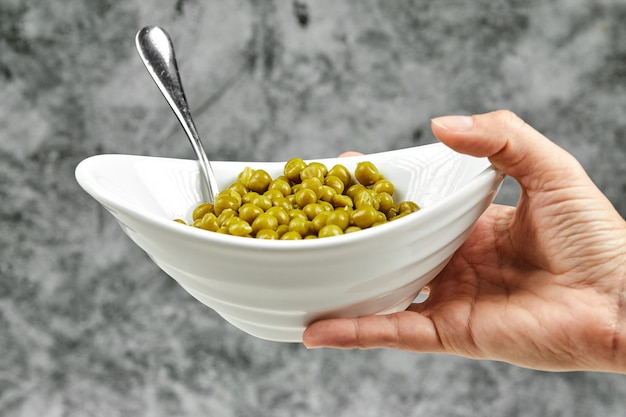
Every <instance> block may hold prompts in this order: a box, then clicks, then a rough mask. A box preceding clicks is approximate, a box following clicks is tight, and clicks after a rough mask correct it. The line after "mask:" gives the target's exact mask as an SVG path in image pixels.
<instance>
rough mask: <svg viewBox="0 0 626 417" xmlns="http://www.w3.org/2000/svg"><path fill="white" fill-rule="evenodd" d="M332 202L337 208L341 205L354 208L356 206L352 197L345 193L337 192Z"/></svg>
mask: <svg viewBox="0 0 626 417" xmlns="http://www.w3.org/2000/svg"><path fill="white" fill-rule="evenodd" d="M332 204H333V206H334V207H336V208H340V207H349V208H352V207H353V206H354V202H353V201H352V199H351V198H350V197H349V196H347V195H344V194H336V195H335V196H333V200H332Z"/></svg>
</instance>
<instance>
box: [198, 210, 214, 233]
mask: <svg viewBox="0 0 626 417" xmlns="http://www.w3.org/2000/svg"><path fill="white" fill-rule="evenodd" d="M197 227H199V228H200V229H204V230H209V231H211V232H215V231H216V230H217V229H219V224H218V221H217V216H216V215H215V214H214V213H206V214H205V215H204V216H203V217H202V219H200V222H199V223H198V226H197Z"/></svg>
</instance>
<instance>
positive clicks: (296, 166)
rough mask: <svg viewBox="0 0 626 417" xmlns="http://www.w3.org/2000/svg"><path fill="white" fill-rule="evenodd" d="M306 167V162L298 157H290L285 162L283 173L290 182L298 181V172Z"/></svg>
mask: <svg viewBox="0 0 626 417" xmlns="http://www.w3.org/2000/svg"><path fill="white" fill-rule="evenodd" d="M304 168H306V162H304V161H303V160H302V159H300V158H292V159H290V160H289V161H287V162H286V163H285V167H284V169H283V173H284V174H285V177H287V178H288V179H289V181H291V182H292V183H299V182H300V181H301V180H300V172H301V171H302V170H303V169H304Z"/></svg>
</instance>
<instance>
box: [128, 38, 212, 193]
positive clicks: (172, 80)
mask: <svg viewBox="0 0 626 417" xmlns="http://www.w3.org/2000/svg"><path fill="white" fill-rule="evenodd" d="M135 44H136V45H137V51H138V52H139V55H140V56H141V59H142V61H143V63H144V65H145V66H146V68H147V69H148V72H149V73H150V75H151V76H152V79H153V80H154V82H155V83H156V85H157V87H159V90H161V93H163V96H164V97H165V99H166V100H167V102H168V103H169V105H170V107H171V108H172V110H173V111H174V114H175V115H176V117H177V118H178V121H179V122H180V124H181V125H182V127H183V129H184V130H185V133H186V134H187V137H188V138H189V141H190V142H191V146H192V147H193V150H194V152H195V153H196V156H197V158H198V163H199V164H200V172H201V174H202V181H201V183H202V186H201V188H202V194H203V198H204V199H205V200H206V201H208V202H210V203H212V202H213V201H214V197H215V194H217V192H218V188H217V181H216V180H215V175H214V174H213V170H212V169H211V164H210V163H209V159H208V158H207V156H206V153H205V152H204V148H203V147H202V142H201V141H200V136H199V135H198V131H197V130H196V126H195V124H194V123H193V120H192V118H191V112H190V111H189V105H188V103H187V99H186V98H185V91H184V90H183V85H182V82H181V80H180V74H179V72H178V64H177V63H176V56H175V55H174V45H173V44H172V39H171V38H170V36H169V35H168V34H167V32H166V31H165V30H163V29H161V28H160V27H158V26H147V27H145V28H143V29H141V30H140V31H139V32H137V36H136V38H135Z"/></svg>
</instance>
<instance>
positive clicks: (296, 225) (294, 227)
mask: <svg viewBox="0 0 626 417" xmlns="http://www.w3.org/2000/svg"><path fill="white" fill-rule="evenodd" d="M310 229H311V222H310V221H309V220H304V219H301V218H299V217H297V218H295V219H291V221H290V222H289V231H293V232H298V234H299V235H300V236H306V235H308V234H309V230H310Z"/></svg>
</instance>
